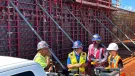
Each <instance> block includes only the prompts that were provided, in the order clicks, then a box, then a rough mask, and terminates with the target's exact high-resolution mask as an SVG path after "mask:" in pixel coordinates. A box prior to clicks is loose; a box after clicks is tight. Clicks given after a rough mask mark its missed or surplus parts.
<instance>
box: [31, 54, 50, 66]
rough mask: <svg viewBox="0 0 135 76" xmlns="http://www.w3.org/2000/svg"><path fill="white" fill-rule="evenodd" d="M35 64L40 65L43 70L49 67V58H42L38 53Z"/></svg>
mask: <svg viewBox="0 0 135 76" xmlns="http://www.w3.org/2000/svg"><path fill="white" fill-rule="evenodd" d="M33 60H34V61H35V62H37V63H39V64H40V65H41V66H42V67H43V68H46V66H47V56H45V57H44V56H42V55H41V54H40V53H37V54H36V56H35V57H34V59H33Z"/></svg>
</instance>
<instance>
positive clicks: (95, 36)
mask: <svg viewBox="0 0 135 76" xmlns="http://www.w3.org/2000/svg"><path fill="white" fill-rule="evenodd" d="M92 41H101V37H100V36H99V34H94V35H93V38H92Z"/></svg>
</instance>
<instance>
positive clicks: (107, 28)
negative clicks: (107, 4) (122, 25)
mask: <svg viewBox="0 0 135 76" xmlns="http://www.w3.org/2000/svg"><path fill="white" fill-rule="evenodd" d="M89 12H90V14H91V15H92V16H93V17H94V18H95V19H96V20H97V21H98V22H99V23H100V24H101V25H102V26H103V27H104V28H105V29H106V30H107V31H108V32H109V33H111V34H112V35H113V36H114V37H115V38H116V39H117V40H118V41H120V42H121V43H122V45H123V46H124V47H125V48H126V49H127V50H128V51H130V52H132V51H131V50H130V49H129V48H128V47H127V46H126V45H125V44H124V43H123V42H122V41H121V40H120V39H119V38H118V37H117V36H115V35H114V34H113V33H112V32H111V31H110V30H109V29H108V28H107V27H106V26H105V25H104V24H103V23H101V21H100V20H99V19H98V18H97V17H95V16H94V15H93V13H92V12H91V11H89Z"/></svg>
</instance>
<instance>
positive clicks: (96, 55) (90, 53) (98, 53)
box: [88, 44, 103, 59]
mask: <svg viewBox="0 0 135 76" xmlns="http://www.w3.org/2000/svg"><path fill="white" fill-rule="evenodd" d="M89 49H90V50H89V52H88V53H89V55H90V56H91V55H94V57H95V58H96V59H102V57H101V55H102V53H103V48H100V50H98V49H97V48H96V49H95V48H94V45H93V44H91V45H90V47H89ZM95 50H96V51H95Z"/></svg>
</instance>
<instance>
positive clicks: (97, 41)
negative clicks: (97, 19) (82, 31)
mask: <svg viewBox="0 0 135 76" xmlns="http://www.w3.org/2000/svg"><path fill="white" fill-rule="evenodd" d="M107 57H108V52H107V51H106V48H105V47H104V46H103V45H102V44H101V37H100V36H99V35H98V34H94V35H93V38H92V44H90V45H89V48H88V56H87V59H88V63H89V64H88V67H89V68H88V69H91V76H95V72H94V69H95V68H96V67H99V66H104V63H105V62H106V61H107Z"/></svg>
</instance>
